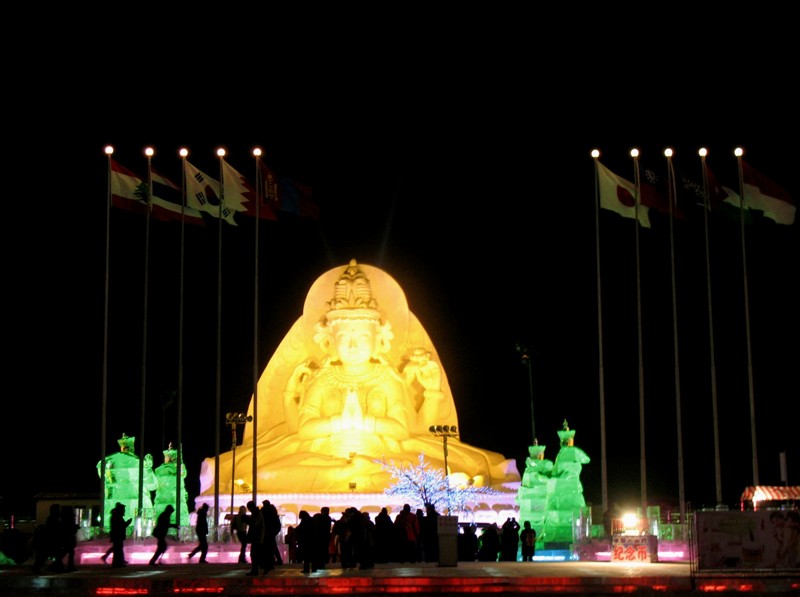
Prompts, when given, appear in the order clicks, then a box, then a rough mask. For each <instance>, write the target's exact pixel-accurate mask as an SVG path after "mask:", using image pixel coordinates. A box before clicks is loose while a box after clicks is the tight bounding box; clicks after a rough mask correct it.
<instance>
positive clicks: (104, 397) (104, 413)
mask: <svg viewBox="0 0 800 597" xmlns="http://www.w3.org/2000/svg"><path fill="white" fill-rule="evenodd" d="M105 152H106V156H108V191H107V193H106V263H105V274H104V280H103V381H102V388H101V399H100V402H101V404H100V496H101V507H100V528H105V523H106V521H105V496H106V433H107V423H106V418H107V417H108V295H109V291H108V281H109V271H110V268H109V264H110V260H111V154H113V153H114V148H113V147H112V146H111V145H108V146H106V148H105Z"/></svg>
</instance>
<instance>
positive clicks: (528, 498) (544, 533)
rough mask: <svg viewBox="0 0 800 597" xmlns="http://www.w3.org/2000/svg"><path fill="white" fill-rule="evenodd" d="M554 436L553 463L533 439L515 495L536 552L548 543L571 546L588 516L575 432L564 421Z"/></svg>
mask: <svg viewBox="0 0 800 597" xmlns="http://www.w3.org/2000/svg"><path fill="white" fill-rule="evenodd" d="M558 437H559V439H560V442H561V447H560V450H559V452H558V455H557V456H556V460H555V463H553V462H552V461H550V460H547V459H546V458H545V457H544V450H545V448H546V446H540V445H539V444H538V442H537V441H536V439H534V441H533V445H532V446H530V447H529V448H528V451H529V453H530V456H529V457H528V458H527V459H526V460H525V472H524V473H523V475H522V484H521V486H520V489H519V492H518V493H517V505H518V506H519V520H520V522H521V523H522V522H524V521H526V520H528V521H530V523H531V527H532V528H533V529H534V530H535V531H536V547H537V549H542V548H544V549H546V548H547V547H548V544H552V543H568V544H572V543H573V542H574V541H575V533H576V530H577V529H580V528H582V526H583V525H582V524H581V523H582V521H583V520H584V519H585V517H586V516H588V508H587V507H586V501H585V500H584V499H583V485H581V480H580V475H581V468H582V467H583V465H584V464H587V463H588V462H589V457H588V456H587V455H586V453H585V452H584V451H583V450H581V449H580V448H576V447H575V446H574V437H575V430H571V429H570V428H569V426H568V425H567V421H566V419H565V420H564V425H563V430H561V431H559V432H558Z"/></svg>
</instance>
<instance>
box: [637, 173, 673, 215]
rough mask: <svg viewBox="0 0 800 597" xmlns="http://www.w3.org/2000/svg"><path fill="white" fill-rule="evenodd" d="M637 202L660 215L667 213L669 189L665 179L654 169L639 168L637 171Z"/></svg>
mask: <svg viewBox="0 0 800 597" xmlns="http://www.w3.org/2000/svg"><path fill="white" fill-rule="evenodd" d="M639 193H640V195H639V202H640V204H641V205H644V206H645V207H650V208H652V209H655V210H656V211H660V212H661V213H665V214H668V213H669V199H668V197H669V189H668V188H667V182H666V181H665V179H664V178H663V177H662V176H661V175H660V174H658V173H657V172H656V170H655V169H654V168H649V167H647V166H641V167H640V171H639Z"/></svg>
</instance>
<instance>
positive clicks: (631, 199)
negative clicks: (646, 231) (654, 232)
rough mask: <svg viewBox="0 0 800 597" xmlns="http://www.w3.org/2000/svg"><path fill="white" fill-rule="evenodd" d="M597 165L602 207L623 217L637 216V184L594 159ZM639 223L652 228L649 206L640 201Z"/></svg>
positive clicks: (632, 217) (633, 217)
mask: <svg viewBox="0 0 800 597" xmlns="http://www.w3.org/2000/svg"><path fill="white" fill-rule="evenodd" d="M594 162H595V164H596V166H597V179H598V183H599V189H600V207H601V208H602V209H608V210H610V211H613V212H615V213H618V214H619V215H621V216H622V217H623V218H631V219H635V218H636V215H637V214H636V185H634V184H633V183H632V182H631V181H629V180H626V179H624V178H622V177H621V176H617V175H616V174H614V173H613V172H612V171H611V170H609V169H608V168H606V167H605V166H604V165H603V164H601V163H600V160H597V159H596V160H595V161H594ZM638 216H639V225H640V226H642V227H643V228H650V215H649V213H648V208H647V207H645V206H644V205H642V204H641V202H640V203H639V213H638Z"/></svg>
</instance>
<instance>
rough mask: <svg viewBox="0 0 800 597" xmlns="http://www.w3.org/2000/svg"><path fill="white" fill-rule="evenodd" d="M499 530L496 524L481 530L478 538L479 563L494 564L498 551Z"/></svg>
mask: <svg viewBox="0 0 800 597" xmlns="http://www.w3.org/2000/svg"><path fill="white" fill-rule="evenodd" d="M499 531H500V529H498V528H497V523H496V522H493V523H492V524H490V525H489V526H488V527H485V528H484V529H483V532H482V533H481V536H480V538H479V542H480V547H479V548H478V561H479V562H496V561H497V554H498V552H499V551H500V532H499Z"/></svg>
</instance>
